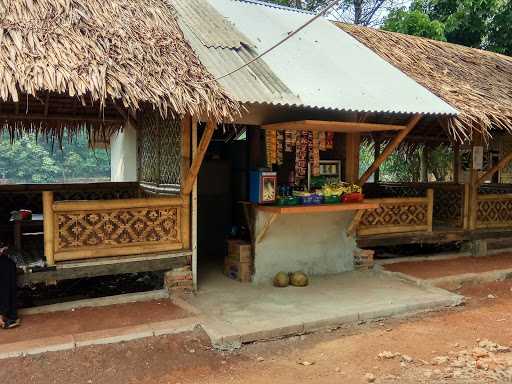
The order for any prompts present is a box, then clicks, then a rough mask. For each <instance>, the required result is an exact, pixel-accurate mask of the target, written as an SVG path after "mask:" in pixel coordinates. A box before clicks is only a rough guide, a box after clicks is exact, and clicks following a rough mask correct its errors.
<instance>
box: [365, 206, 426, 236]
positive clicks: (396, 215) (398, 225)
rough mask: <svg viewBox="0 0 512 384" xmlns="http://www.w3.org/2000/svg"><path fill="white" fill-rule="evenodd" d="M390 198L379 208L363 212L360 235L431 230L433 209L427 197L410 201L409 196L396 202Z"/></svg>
mask: <svg viewBox="0 0 512 384" xmlns="http://www.w3.org/2000/svg"><path fill="white" fill-rule="evenodd" d="M389 200H390V199H386V202H383V203H381V205H380V207H379V208H376V209H369V210H367V211H366V212H365V213H364V214H363V217H362V218H361V221H360V224H359V229H358V234H359V235H362V236H364V235H377V234H387V233H407V232H417V231H428V230H431V228H430V225H431V218H430V215H431V209H429V201H428V199H427V198H425V199H421V200H420V201H418V199H417V198H415V199H414V201H413V200H411V201H410V202H407V198H405V199H404V198H398V199H396V201H395V202H392V201H389ZM376 201H378V200H376Z"/></svg>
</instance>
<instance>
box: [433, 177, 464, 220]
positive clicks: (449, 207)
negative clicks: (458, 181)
mask: <svg viewBox="0 0 512 384" xmlns="http://www.w3.org/2000/svg"><path fill="white" fill-rule="evenodd" d="M463 210H464V186H460V187H459V188H457V189H444V188H436V189H435V192H434V220H435V221H436V223H437V224H452V225H456V226H459V227H460V226H462V222H463Z"/></svg>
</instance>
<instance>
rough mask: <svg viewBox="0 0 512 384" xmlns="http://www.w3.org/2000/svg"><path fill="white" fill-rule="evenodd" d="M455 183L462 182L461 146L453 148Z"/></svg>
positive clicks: (456, 145)
mask: <svg viewBox="0 0 512 384" xmlns="http://www.w3.org/2000/svg"><path fill="white" fill-rule="evenodd" d="M453 182H454V183H457V184H458V183H459V182H460V146H459V145H458V144H455V145H454V148H453Z"/></svg>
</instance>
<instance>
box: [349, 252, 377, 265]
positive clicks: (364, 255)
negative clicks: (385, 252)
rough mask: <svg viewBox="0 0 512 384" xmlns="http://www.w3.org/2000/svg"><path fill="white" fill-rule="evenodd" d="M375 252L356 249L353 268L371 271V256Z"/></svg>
mask: <svg viewBox="0 0 512 384" xmlns="http://www.w3.org/2000/svg"><path fill="white" fill-rule="evenodd" d="M374 254H375V251H373V250H371V249H358V250H356V251H354V267H355V269H362V270H364V269H372V268H373V256H374Z"/></svg>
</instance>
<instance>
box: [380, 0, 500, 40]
mask: <svg viewBox="0 0 512 384" xmlns="http://www.w3.org/2000/svg"><path fill="white" fill-rule="evenodd" d="M507 3H510V1H509V0H507ZM502 5H503V0H462V1H460V0H414V1H413V2H412V3H411V5H410V7H409V8H408V9H404V8H402V9H398V10H395V11H393V12H391V13H390V15H389V16H388V18H387V20H385V21H384V26H385V28H386V29H387V30H391V31H396V32H403V33H408V34H413V35H418V36H424V37H430V38H435V39H437V40H446V41H448V42H451V43H455V44H461V45H465V46H468V47H475V48H485V45H486V43H487V37H488V34H489V30H490V28H491V26H492V25H493V23H494V20H495V16H496V15H497V13H498V12H499V10H500V9H501V6H502ZM504 16H505V17H506V15H505V14H504ZM505 20H507V19H504V21H505ZM508 21H510V19H508ZM415 22H417V23H419V25H414V23H415ZM433 23H436V24H435V25H434V24H433ZM505 24H507V23H506V22H505ZM441 26H443V27H441ZM442 29H444V31H443V35H444V39H442V38H441V36H440V32H441V30H442Z"/></svg>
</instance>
